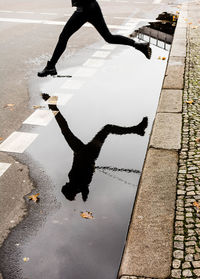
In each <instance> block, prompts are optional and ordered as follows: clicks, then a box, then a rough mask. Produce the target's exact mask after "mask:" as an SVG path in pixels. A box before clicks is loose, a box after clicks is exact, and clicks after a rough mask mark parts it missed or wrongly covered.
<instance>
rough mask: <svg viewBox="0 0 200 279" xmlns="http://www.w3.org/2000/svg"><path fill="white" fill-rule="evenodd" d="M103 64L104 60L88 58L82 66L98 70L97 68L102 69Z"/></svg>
mask: <svg viewBox="0 0 200 279" xmlns="http://www.w3.org/2000/svg"><path fill="white" fill-rule="evenodd" d="M104 63H105V60H103V59H95V58H89V59H88V60H87V61H86V62H85V63H84V64H83V66H86V67H95V68H99V67H102V66H103V65H104Z"/></svg>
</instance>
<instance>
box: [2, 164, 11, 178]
mask: <svg viewBox="0 0 200 279" xmlns="http://www.w3.org/2000/svg"><path fill="white" fill-rule="evenodd" d="M10 166H11V164H8V163H0V176H2V175H3V174H4V173H5V172H6V171H7V169H8V168H9V167H10Z"/></svg>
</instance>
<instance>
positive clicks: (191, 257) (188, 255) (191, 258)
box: [185, 254, 193, 262]
mask: <svg viewBox="0 0 200 279" xmlns="http://www.w3.org/2000/svg"><path fill="white" fill-rule="evenodd" d="M185 261H186V262H192V261H193V255H192V254H187V255H186V256H185Z"/></svg>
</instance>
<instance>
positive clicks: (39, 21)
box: [0, 17, 66, 25]
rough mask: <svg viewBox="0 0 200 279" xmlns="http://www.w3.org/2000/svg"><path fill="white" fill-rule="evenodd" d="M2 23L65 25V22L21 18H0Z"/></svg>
mask: <svg viewBox="0 0 200 279" xmlns="http://www.w3.org/2000/svg"><path fill="white" fill-rule="evenodd" d="M0 21H2V22H16V23H35V24H53V25H65V24H66V22H65V21H50V20H37V19H21V18H3V17H1V18H0Z"/></svg>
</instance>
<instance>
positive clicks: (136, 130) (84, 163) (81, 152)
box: [42, 94, 148, 201]
mask: <svg viewBox="0 0 200 279" xmlns="http://www.w3.org/2000/svg"><path fill="white" fill-rule="evenodd" d="M42 97H43V99H44V100H45V101H46V100H48V99H49V98H50V96H49V95H48V94H43V95H42ZM51 98H52V97H51ZM49 109H51V110H52V112H53V113H54V115H55V119H56V121H57V124H58V126H59V127H60V129H61V132H62V134H63V136H64V138H65V140H66V142H67V143H68V145H69V146H70V148H71V149H72V151H73V163H72V168H71V170H70V172H69V174H68V177H69V182H67V183H66V184H65V185H64V186H63V187H62V193H63V194H64V196H65V197H66V198H67V199H68V200H70V201H73V200H75V197H76V195H77V194H78V193H81V195H82V199H83V201H86V200H87V198H88V194H89V185H90V183H91V181H92V177H93V174H94V171H95V161H96V160H97V158H98V156H99V153H100V151H101V148H102V146H103V144H104V141H105V140H106V138H107V137H108V135H109V134H114V135H126V134H137V135H139V136H144V134H145V129H146V128H147V125H148V119H147V117H144V118H143V120H142V122H141V123H139V124H138V125H137V126H131V127H121V126H117V125H110V124H107V125H105V126H104V127H103V128H102V129H101V130H100V131H99V132H98V133H97V134H96V135H95V136H94V138H93V139H92V140H91V141H90V142H89V143H87V144H84V143H83V142H82V141H81V140H80V139H79V138H77V137H76V136H75V135H74V134H73V133H72V131H71V130H70V128H69V126H68V123H67V121H66V120H65V118H64V117H63V115H62V114H61V112H60V110H59V108H58V107H57V105H56V104H54V105H51V104H50V105H49ZM99 169H100V168H99ZM101 171H102V172H103V173H106V172H105V169H101Z"/></svg>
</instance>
